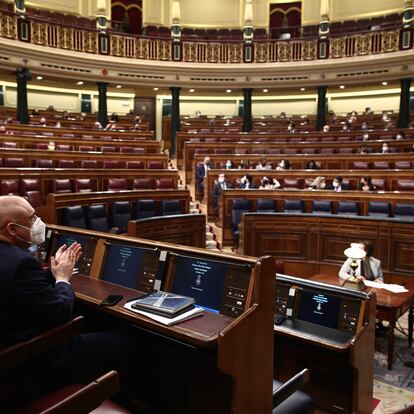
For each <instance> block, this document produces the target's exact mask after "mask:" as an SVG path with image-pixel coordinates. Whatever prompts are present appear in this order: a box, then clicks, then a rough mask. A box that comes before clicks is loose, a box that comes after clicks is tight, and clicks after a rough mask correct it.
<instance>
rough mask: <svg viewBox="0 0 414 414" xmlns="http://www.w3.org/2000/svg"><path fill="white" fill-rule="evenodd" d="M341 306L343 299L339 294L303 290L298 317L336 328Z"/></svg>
mask: <svg viewBox="0 0 414 414" xmlns="http://www.w3.org/2000/svg"><path fill="white" fill-rule="evenodd" d="M340 308H341V299H340V298H339V297H338V296H334V295H327V294H324V293H318V292H316V291H315V292H313V291H308V290H303V291H302V292H301V295H300V304H299V311H298V314H297V318H298V319H301V320H303V321H307V322H311V323H315V324H317V325H322V326H326V327H328V328H333V329H336V328H337V327H338V318H339V312H340Z"/></svg>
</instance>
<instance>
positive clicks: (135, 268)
mask: <svg viewBox="0 0 414 414" xmlns="http://www.w3.org/2000/svg"><path fill="white" fill-rule="evenodd" d="M159 256H160V251H159V250H158V249H149V248H144V247H137V246H133V245H127V244H115V243H107V245H106V251H105V257H104V260H103V264H102V271H101V279H102V280H104V281H106V282H111V283H114V284H116V285H121V286H125V287H128V288H131V289H138V290H141V291H144V292H152V291H153V290H154V286H155V281H156V278H157V271H158V264H159Z"/></svg>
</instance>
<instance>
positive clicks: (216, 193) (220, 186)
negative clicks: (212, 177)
mask: <svg viewBox="0 0 414 414" xmlns="http://www.w3.org/2000/svg"><path fill="white" fill-rule="evenodd" d="M227 188H232V186H231V184H230V183H228V182H227V181H226V176H225V174H224V173H221V174H219V176H218V179H217V181H215V182H214V185H213V191H212V193H211V195H212V197H213V202H212V204H213V208H214V211H217V210H218V202H219V199H220V196H221V193H222V191H223V190H226V189H227Z"/></svg>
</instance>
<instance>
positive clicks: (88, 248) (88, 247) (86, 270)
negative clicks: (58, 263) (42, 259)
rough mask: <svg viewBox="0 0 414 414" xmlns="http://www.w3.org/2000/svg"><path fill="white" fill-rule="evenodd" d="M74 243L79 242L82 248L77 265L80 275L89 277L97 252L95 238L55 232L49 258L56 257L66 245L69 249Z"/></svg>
mask: <svg viewBox="0 0 414 414" xmlns="http://www.w3.org/2000/svg"><path fill="white" fill-rule="evenodd" d="M74 242H78V243H79V244H80V245H81V246H82V256H81V257H80V259H79V260H78V262H77V263H76V264H75V268H77V269H78V271H79V273H80V274H82V275H86V276H89V274H90V271H91V267H92V262H93V259H94V256H95V250H96V243H97V239H96V238H95V237H90V236H88V235H83V234H77V233H71V232H66V231H64V232H60V231H54V234H53V241H52V247H51V249H50V254H49V256H54V255H55V254H56V252H57V250H58V249H59V248H60V247H61V246H63V245H64V244H66V246H68V247H69V246H70V245H71V244H73V243H74Z"/></svg>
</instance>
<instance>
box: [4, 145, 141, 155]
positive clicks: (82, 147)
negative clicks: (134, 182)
mask: <svg viewBox="0 0 414 414" xmlns="http://www.w3.org/2000/svg"><path fill="white" fill-rule="evenodd" d="M4 144H6V143H5V142H4V143H3V147H4V148H17V144H16V143H14V142H9V143H7V144H15V146H14V147H12V146H8V147H6V146H5V145H4ZM34 147H35V148H36V149H39V150H47V149H50V144H48V143H46V142H39V143H37V144H36V145H35V146H34ZM53 149H54V150H56V151H81V152H85V151H101V152H120V153H125V154H126V153H129V154H145V152H146V150H145V148H135V147H107V146H102V147H93V146H91V145H79V146H78V147H75V146H74V145H68V144H56V145H54V146H53Z"/></svg>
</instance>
